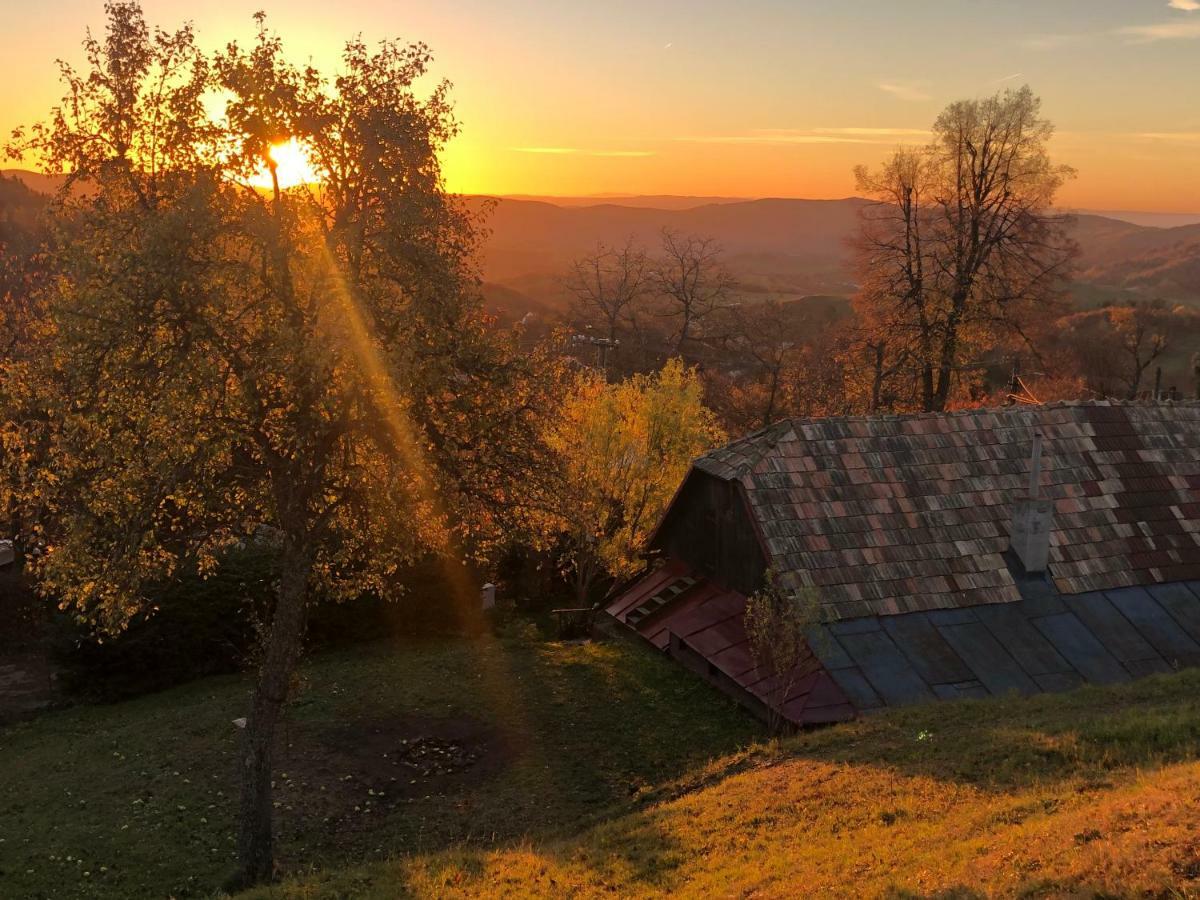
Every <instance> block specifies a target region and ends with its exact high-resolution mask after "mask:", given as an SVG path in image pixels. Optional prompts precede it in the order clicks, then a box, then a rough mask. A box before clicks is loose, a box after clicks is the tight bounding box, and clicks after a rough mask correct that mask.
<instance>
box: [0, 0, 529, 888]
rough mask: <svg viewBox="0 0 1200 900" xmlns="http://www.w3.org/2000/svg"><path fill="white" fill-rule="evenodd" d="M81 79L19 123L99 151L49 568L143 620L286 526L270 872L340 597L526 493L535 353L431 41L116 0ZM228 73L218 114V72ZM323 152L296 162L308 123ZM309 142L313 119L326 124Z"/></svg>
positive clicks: (450, 544) (246, 799) (74, 212)
mask: <svg viewBox="0 0 1200 900" xmlns="http://www.w3.org/2000/svg"><path fill="white" fill-rule="evenodd" d="M107 12H108V28H107V32H106V35H105V36H104V37H103V38H102V39H93V38H91V37H89V38H88V40H87V41H86V42H85V52H86V58H87V62H86V66H85V68H84V70H83V71H81V72H76V71H74V70H72V69H70V68H65V69H64V81H65V84H66V88H67V96H66V97H65V98H64V101H63V103H62V105H61V106H60V107H58V108H57V109H55V110H54V111H53V113H52V115H51V117H50V119H49V120H48V121H47V122H46V123H44V124H43V125H40V126H36V127H34V128H33V129H31V130H30V131H29V132H27V133H26V134H24V135H22V136H20V137H19V139H18V141H17V144H16V145H15V147H14V149H17V150H19V151H20V152H22V153H25V154H35V155H40V156H41V158H42V159H43V161H44V163H45V165H46V166H47V167H48V168H49V169H51V170H54V171H65V172H67V173H69V177H68V179H67V185H66V187H65V188H64V190H63V191H62V193H61V194H60V196H59V197H58V198H57V201H56V220H57V223H58V228H59V230H60V235H61V237H62V238H63V239H62V240H59V241H58V242H57V243H56V246H57V248H58V249H57V250H56V251H55V253H54V254H53V257H52V265H53V267H54V270H55V274H56V276H57V279H56V282H55V285H56V286H55V290H54V293H53V295H52V296H50V297H49V298H48V308H49V315H50V321H51V323H52V326H53V335H52V338H51V340H50V342H49V344H48V347H49V350H48V353H47V355H46V358H45V360H44V364H43V366H42V369H41V371H40V373H39V374H38V376H37V377H38V378H40V379H41V382H42V386H43V391H44V393H45V395H46V397H47V399H46V406H47V416H46V419H45V423H46V424H45V425H44V428H45V435H44V437H45V439H46V442H47V444H48V446H49V451H48V454H47V456H46V458H45V459H44V460H43V465H42V467H41V469H40V471H41V478H40V479H39V481H38V484H37V486H36V488H35V489H34V490H33V491H32V492H31V493H35V494H36V495H37V496H38V498H39V503H38V507H39V509H41V510H42V513H43V514H42V515H41V516H40V517H39V523H40V528H41V534H40V539H41V541H42V542H43V545H44V546H45V547H46V548H47V551H48V552H47V553H45V555H44V561H43V562H42V563H41V565H40V570H39V574H40V577H41V580H42V583H43V585H44V586H45V589H46V590H47V591H48V592H49V593H50V594H52V595H53V596H55V597H57V598H59V599H60V600H61V602H62V603H63V604H64V605H66V606H69V607H70V608H72V609H74V610H76V611H77V612H78V613H79V614H80V615H81V616H84V617H86V618H88V619H90V620H92V621H94V622H96V623H98V624H100V625H101V626H103V627H106V628H109V629H114V630H116V629H120V628H121V627H122V626H123V624H124V623H125V622H126V621H127V620H128V619H129V617H130V616H131V615H132V614H133V613H135V612H136V611H137V610H139V609H140V608H142V607H143V605H144V604H145V603H146V600H145V589H146V586H147V585H148V584H152V583H154V582H156V581H159V580H161V579H162V578H164V577H169V576H170V575H171V573H173V572H174V571H176V570H177V569H179V568H180V567H181V566H183V565H185V564H190V563H198V564H199V565H200V567H201V569H202V570H203V569H205V568H211V567H213V566H215V565H216V563H217V561H218V560H219V559H220V557H221V555H222V553H223V552H224V551H225V550H226V549H227V548H229V547H231V546H233V545H235V544H237V543H239V542H244V541H248V540H259V541H268V542H271V543H272V544H273V545H274V546H275V547H277V550H278V563H279V576H278V583H277V588H276V603H275V607H274V611H273V615H272V617H271V619H270V621H269V623H268V627H267V628H266V630H265V635H264V643H263V648H262V655H261V665H260V669H259V677H258V682H257V686H256V689H255V692H254V697H253V703H252V708H251V710H250V714H249V722H248V727H247V730H246V739H245V746H244V754H243V758H242V776H243V789H242V800H241V816H240V831H239V843H238V848H239V854H240V866H241V871H240V873H239V875H238V877H237V878H236V879H235V881H236V882H238V883H241V884H247V883H251V882H255V881H259V880H262V879H264V878H266V877H269V876H270V875H271V873H272V870H273V855H272V814H271V812H272V798H271V768H272V745H273V742H274V734H275V727H276V722H277V720H278V717H279V713H280V710H281V707H282V705H283V704H284V702H285V699H286V697H287V693H288V687H289V683H290V680H291V676H292V672H293V670H294V668H295V666H296V663H297V660H298V657H299V655H300V653H301V648H302V640H303V634H304V631H305V623H306V617H307V612H308V609H309V607H310V606H311V604H313V603H314V602H315V601H316V600H318V599H319V598H320V599H325V598H335V599H336V598H338V597H342V596H347V595H352V594H358V593H361V592H364V591H372V592H375V593H377V594H379V595H382V596H385V597H386V596H388V595H390V594H393V593H395V592H396V591H397V590H399V589H401V586H400V585H399V584H398V581H397V578H396V575H397V573H398V572H399V571H400V570H401V568H402V567H403V566H404V565H405V564H406V563H407V562H408V561H410V560H413V559H414V558H415V557H417V556H424V555H428V554H430V553H436V554H439V555H440V556H441V557H442V558H443V559H445V560H447V566H448V571H449V574H450V576H451V578H452V581H453V582H454V583H457V584H458V586H459V588H460V590H461V591H462V593H464V594H466V593H468V592H469V588H468V586H467V584H466V582H465V581H464V580H463V578H462V575H461V572H462V560H463V558H464V555H465V554H467V553H469V552H471V551H473V550H478V549H479V548H480V547H482V546H485V545H486V543H487V541H488V540H489V539H490V537H492V536H494V535H495V534H496V533H497V532H498V531H499V530H500V529H499V526H500V525H502V524H503V521H502V520H503V519H504V518H505V517H511V516H516V515H519V514H520V510H521V508H522V507H521V504H520V503H518V502H516V501H517V500H518V497H517V496H516V495H515V493H514V491H513V486H514V484H515V483H516V480H517V479H519V478H521V477H522V473H523V472H525V471H526V470H527V467H528V465H529V455H530V454H531V453H536V452H537V446H538V444H537V441H536V439H535V428H534V420H535V418H536V415H537V412H538V408H539V403H540V399H541V398H540V395H539V394H538V388H537V384H538V381H537V379H536V378H533V377H531V363H530V361H529V360H528V358H526V357H523V356H521V355H519V354H518V353H517V352H516V346H515V343H514V341H513V340H511V339H509V338H506V337H503V336H500V335H498V334H497V333H496V332H495V331H494V330H493V329H491V328H490V327H489V323H488V322H487V321H486V320H485V317H484V315H483V313H482V311H481V307H480V304H479V300H478V296H477V290H476V278H475V276H474V273H473V270H472V268H471V262H470V260H471V254H472V251H473V249H474V246H475V236H474V235H475V232H474V228H473V223H472V222H471V221H470V220H469V218H468V217H467V216H466V215H465V214H464V213H463V212H462V211H461V210H460V208H459V207H458V206H457V205H456V203H455V201H454V200H453V198H452V197H450V196H448V195H447V194H446V192H445V190H444V188H443V183H442V177H441V172H440V169H439V164H438V155H437V154H438V151H439V149H440V148H441V147H442V146H443V144H444V143H445V141H446V140H447V139H448V138H449V137H451V136H452V135H453V134H454V131H455V122H454V119H453V116H452V112H451V107H450V104H449V100H448V95H447V86H446V85H445V84H438V85H435V86H434V87H433V89H432V91H431V92H430V93H428V94H421V93H419V92H418V90H417V88H416V84H417V82H418V81H419V80H420V79H421V78H422V77H423V76H425V75H426V72H427V68H428V66H429V63H430V55H429V51H428V50H427V49H426V48H425V47H424V46H423V45H420V44H414V45H404V44H399V43H393V42H385V43H383V44H381V45H379V46H378V48H376V49H370V48H368V47H367V46H366V45H364V44H363V43H361V42H359V41H352V42H350V43H349V44H347V46H346V49H345V53H344V55H343V57H342V63H341V73H340V74H339V75H338V76H337V77H336V79H333V80H330V79H328V78H326V77H325V76H324V75H323V74H322V73H320V72H318V71H316V70H315V69H313V68H311V67H307V68H298V67H296V66H294V65H292V64H291V63H289V62H288V61H287V58H286V56H285V54H284V49H283V46H282V44H281V42H280V41H279V39H278V38H277V37H275V36H274V35H273V34H271V33H270V32H269V31H268V30H267V29H266V28H265V25H264V23H263V21H262V19H261V17H260V18H259V33H258V37H257V40H256V41H255V42H253V44H252V45H251V46H250V47H248V48H243V47H241V46H239V45H237V44H232V43H231V44H229V45H228V46H227V47H226V49H225V50H224V51H222V52H221V53H220V54H218V55H216V56H215V57H209V56H207V55H205V54H204V53H202V52H201V51H200V50H199V49H198V48H197V46H196V44H195V42H194V38H193V34H192V31H191V28H190V27H184V28H181V29H180V30H178V31H174V32H162V31H157V30H152V29H150V28H148V26H147V25H146V23H145V21H144V19H143V16H142V13H141V10H140V7H139V6H138V5H137V4H135V3H113V4H110V5H109V6H108V7H107ZM211 96H220V97H223V98H224V100H223V108H222V109H221V110H220V111H219V112H218V113H217V114H215V115H214V114H213V113H212V112H211V110H210V109H208V108H207V107H206V102H207V98H208V97H211ZM285 144H287V146H289V147H290V148H292V152H293V153H295V152H301V153H303V154H304V155H305V156H306V158H307V167H308V168H310V169H311V171H312V173H313V175H314V176H315V178H314V179H313V181H312V183H308V184H296V185H292V186H289V185H288V184H287V183H286V181H285V180H284V179H283V178H282V177H281V174H282V173H281V171H280V169H279V165H278V162H277V159H278V155H279V154H278V150H277V149H275V150H273V148H279V147H280V146H282V145H285ZM295 148H300V150H299V151H297V150H296V149H295Z"/></svg>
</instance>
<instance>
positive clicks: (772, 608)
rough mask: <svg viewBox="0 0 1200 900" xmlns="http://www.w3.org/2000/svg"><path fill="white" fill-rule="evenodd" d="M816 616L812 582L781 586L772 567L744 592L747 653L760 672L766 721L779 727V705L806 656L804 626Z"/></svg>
mask: <svg viewBox="0 0 1200 900" xmlns="http://www.w3.org/2000/svg"><path fill="white" fill-rule="evenodd" d="M820 620H821V597H820V594H818V593H817V589H816V588H814V587H801V588H799V589H798V590H795V591H789V590H787V589H786V588H784V587H783V586H782V585H781V584H780V581H779V578H778V576H777V575H776V574H775V573H774V571H773V570H768V571H767V573H766V576H765V579H764V584H763V587H762V589H761V590H759V591H757V592H756V593H754V594H752V595H751V596H749V597H747V598H746V609H745V612H744V613H743V620H742V622H743V625H744V627H745V629H746V637H747V639H748V640H749V644H750V656H751V658H752V659H753V660H754V664H755V665H756V666H757V667H758V669H759V672H760V673H761V674H762V675H764V676H765V680H764V681H763V682H762V686H760V687H759V688H758V690H760V691H762V694H763V696H762V699H763V701H764V703H763V705H764V706H765V707H766V713H767V727H768V728H770V730H771V731H772V732H773V733H778V732H780V731H781V730H782V729H783V725H784V723H785V722H786V721H787V717H786V715H785V713H784V706H785V704H786V703H787V700H788V697H790V696H791V693H792V689H793V688H794V687H795V686H796V684H797V682H798V681H799V680H800V677H801V676H802V674H803V668H802V667H803V665H804V663H805V662H806V661H807V660H809V659H810V658H811V657H812V651H811V649H810V648H809V643H808V632H809V630H810V629H812V627H813V626H814V625H817V624H818V623H819V622H820Z"/></svg>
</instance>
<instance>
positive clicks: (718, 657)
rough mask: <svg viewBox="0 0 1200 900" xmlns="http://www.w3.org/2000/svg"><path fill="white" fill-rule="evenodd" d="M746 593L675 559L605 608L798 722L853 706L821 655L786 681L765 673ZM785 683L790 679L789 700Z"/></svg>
mask: <svg viewBox="0 0 1200 900" xmlns="http://www.w3.org/2000/svg"><path fill="white" fill-rule="evenodd" d="M745 610H746V598H745V597H744V596H743V595H741V594H739V593H737V592H736V591H732V590H729V589H727V588H725V587H723V586H721V585H718V584H716V583H715V582H712V581H710V580H708V579H706V578H703V577H700V576H697V575H694V574H693V573H691V572H690V571H689V570H688V568H687V567H686V566H685V565H684V564H683V563H681V562H679V561H678V560H669V561H668V562H667V563H666V564H665V565H663V566H660V567H659V568H658V569H655V570H654V571H652V572H650V573H648V574H647V575H646V576H645V577H643V578H642V579H641V580H639V581H638V582H636V583H635V584H633V585H631V586H630V587H629V588H628V589H627V590H626V591H625V592H624V593H622V594H621V595H620V596H618V597H617V598H616V599H614V600H613V602H612V603H611V604H610V605H609V606H608V612H609V614H610V615H612V616H613V617H615V618H616V619H617V620H618V621H619V622H622V623H624V624H625V625H628V626H629V627H630V628H632V629H633V630H634V631H636V632H637V633H638V634H639V635H641V636H642V637H643V638H645V639H646V640H648V641H649V642H650V643H651V644H653V645H654V646H655V647H657V648H658V649H659V650H664V651H666V652H667V653H669V654H671V655H672V656H675V657H677V658H682V660H683V661H684V662H687V661H688V659H687V658H688V657H691V656H694V657H695V659H697V660H700V661H701V662H702V666H703V671H702V672H701V674H702V675H704V676H705V677H707V678H708V679H709V680H712V681H716V682H717V683H718V684H722V683H723V684H725V685H728V686H730V687H732V688H733V689H735V690H737V691H744V692H746V693H747V694H749V695H750V696H752V697H754V698H757V699H758V700H759V701H761V702H762V703H764V704H766V705H768V706H778V705H780V704H782V712H783V716H784V718H786V719H787V720H788V721H790V722H791V723H792V724H794V725H798V726H804V725H818V724H824V723H827V722H840V721H845V720H848V719H851V718H853V717H854V715H855V707H854V706H853V704H852V703H851V702H850V700H849V698H848V697H847V696H846V694H845V692H844V691H843V690H842V689H841V688H840V687H839V686H838V684H837V682H836V681H835V680H834V679H833V678H832V677H831V676H830V675H829V673H828V672H826V671H825V668H824V667H823V666H822V665H821V662H820V660H819V659H818V658H817V656H816V655H814V654H812V653H809V654H808V655H807V657H806V658H805V659H804V660H802V661H801V663H800V664H799V665H797V666H796V667H795V668H794V670H793V671H792V672H790V673H789V674H788V675H787V676H786V682H780V681H779V680H777V679H776V678H773V677H772V676H771V674H770V673H769V672H766V671H763V670H760V669H759V667H758V666H757V665H756V664H755V662H754V659H753V657H752V656H751V652H750V643H749V640H748V638H747V637H746V630H745V626H744V618H745ZM781 684H786V697H780V694H782V693H784V691H783V690H782V689H781Z"/></svg>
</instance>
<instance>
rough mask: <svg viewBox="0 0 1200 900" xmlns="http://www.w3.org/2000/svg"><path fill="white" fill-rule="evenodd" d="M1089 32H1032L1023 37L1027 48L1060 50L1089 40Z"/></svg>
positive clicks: (1022, 43) (1022, 41)
mask: <svg viewBox="0 0 1200 900" xmlns="http://www.w3.org/2000/svg"><path fill="white" fill-rule="evenodd" d="M1090 37H1091V35H1089V34H1031V35H1029V36H1028V37H1025V38H1022V39H1021V46H1022V47H1024V48H1025V49H1026V50H1058V49H1059V48H1060V47H1067V46H1070V45H1071V44H1078V43H1081V42H1083V41H1086V40H1088V38H1090Z"/></svg>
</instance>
